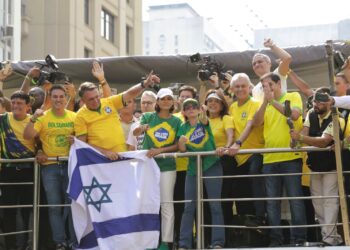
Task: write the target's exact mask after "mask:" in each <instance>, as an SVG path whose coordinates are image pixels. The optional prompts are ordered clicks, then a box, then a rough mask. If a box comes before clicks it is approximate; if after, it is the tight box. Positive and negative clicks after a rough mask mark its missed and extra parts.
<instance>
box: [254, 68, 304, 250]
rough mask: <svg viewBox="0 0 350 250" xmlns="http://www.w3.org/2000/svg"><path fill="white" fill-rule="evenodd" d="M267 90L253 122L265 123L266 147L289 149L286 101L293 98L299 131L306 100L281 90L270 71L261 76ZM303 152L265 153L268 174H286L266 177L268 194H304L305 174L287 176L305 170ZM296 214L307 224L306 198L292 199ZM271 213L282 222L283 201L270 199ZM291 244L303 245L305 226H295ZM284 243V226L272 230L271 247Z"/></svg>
mask: <svg viewBox="0 0 350 250" xmlns="http://www.w3.org/2000/svg"><path fill="white" fill-rule="evenodd" d="M261 82H262V86H263V89H264V101H263V103H262V104H261V106H260V108H259V110H258V111H257V113H256V114H255V116H254V119H253V125H255V126H261V125H262V124H264V140H265V148H287V147H290V142H291V136H290V128H289V126H288V124H287V117H286V116H285V115H284V114H285V113H286V110H285V106H284V102H285V101H286V100H288V101H290V106H291V120H292V122H293V125H294V129H295V130H296V131H299V130H301V128H302V125H303V124H302V117H301V112H302V101H301V97H300V95H299V93H295V92H294V93H284V94H283V92H282V89H281V79H280V77H279V76H278V75H277V74H275V73H268V74H266V75H264V76H263V77H261ZM301 171H302V155H301V153H295V152H288V153H269V154H264V166H263V173H264V174H282V176H268V177H265V187H266V194H267V197H281V196H282V190H283V188H285V190H286V192H287V195H288V196H289V197H301V196H303V192H302V188H301V176H298V175H293V176H290V175H283V174H290V173H301ZM289 203H290V208H291V214H292V225H305V224H306V216H305V207H304V202H303V200H290V201H289ZM267 216H268V221H269V225H270V226H279V225H281V201H280V200H268V201H267ZM290 232H291V235H290V241H291V244H302V243H304V242H305V240H306V229H305V228H294V229H292V230H291V231H290ZM282 243H283V235H282V230H281V229H277V228H274V229H271V230H270V247H278V246H281V245H282Z"/></svg>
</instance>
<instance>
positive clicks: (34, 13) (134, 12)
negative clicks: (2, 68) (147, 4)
mask: <svg viewBox="0 0 350 250" xmlns="http://www.w3.org/2000/svg"><path fill="white" fill-rule="evenodd" d="M21 48H22V50H21V60H34V59H43V58H44V57H45V56H46V55H47V54H53V55H55V57H56V58H83V57H104V56H128V55H140V54H141V53H142V3H141V0H115V1H112V0H74V1H72V0H22V44H21Z"/></svg>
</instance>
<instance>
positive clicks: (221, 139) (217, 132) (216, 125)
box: [209, 115, 233, 148]
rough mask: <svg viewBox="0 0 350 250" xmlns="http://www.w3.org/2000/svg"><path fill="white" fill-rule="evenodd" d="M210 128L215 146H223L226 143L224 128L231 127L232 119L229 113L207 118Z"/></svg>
mask: <svg viewBox="0 0 350 250" xmlns="http://www.w3.org/2000/svg"><path fill="white" fill-rule="evenodd" d="M209 124H210V129H211V132H212V133H213V136H214V141H215V146H216V147H217V148H218V147H224V146H225V145H226V143H227V135H226V130H227V129H230V128H232V129H233V120H232V117H231V116H229V115H224V117H222V119H221V117H217V118H212V119H209Z"/></svg>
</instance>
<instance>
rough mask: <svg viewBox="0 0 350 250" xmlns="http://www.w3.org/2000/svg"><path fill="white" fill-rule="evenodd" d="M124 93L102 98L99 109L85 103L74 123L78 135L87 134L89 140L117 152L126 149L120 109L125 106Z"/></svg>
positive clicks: (93, 143)
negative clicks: (88, 106) (89, 106)
mask: <svg viewBox="0 0 350 250" xmlns="http://www.w3.org/2000/svg"><path fill="white" fill-rule="evenodd" d="M123 107H124V104H123V95H122V94H119V95H114V96H111V97H108V98H102V99H101V106H100V108H99V110H96V111H95V110H89V109H88V108H87V107H86V106H85V105H84V106H83V107H82V108H81V109H80V110H79V111H78V113H77V117H76V119H75V123H74V130H75V135H76V136H81V135H87V142H88V143H90V144H92V145H95V146H98V147H101V148H104V149H106V150H111V151H115V152H123V151H126V144H125V138H124V133H123V129H122V126H121V124H120V120H119V114H118V111H117V110H118V109H120V108H123Z"/></svg>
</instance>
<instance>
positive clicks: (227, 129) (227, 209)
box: [204, 89, 237, 239]
mask: <svg viewBox="0 0 350 250" xmlns="http://www.w3.org/2000/svg"><path fill="white" fill-rule="evenodd" d="M204 104H205V105H207V107H208V111H207V115H208V117H209V125H210V128H211V131H212V132H213V135H214V140H215V145H216V152H217V154H218V155H219V156H220V161H221V165H222V167H223V175H224V176H229V175H234V169H235V167H236V164H237V163H236V161H235V159H234V157H232V156H228V155H224V151H225V149H226V148H229V147H230V146H231V145H232V144H233V142H234V141H233V131H234V130H233V128H234V127H233V120H232V117H231V116H229V115H228V105H227V103H226V101H225V98H224V96H223V95H222V93H221V92H220V91H217V90H215V89H211V90H209V91H208V92H207V93H206V96H205V102H204ZM232 183H233V179H231V178H224V179H223V182H222V192H221V196H222V198H233V185H232ZM232 207H233V202H232V201H229V202H222V210H223V214H224V222H225V225H229V224H231V223H232V219H233V210H232ZM227 231H228V230H226V238H227V239H230V237H228V232H227Z"/></svg>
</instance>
